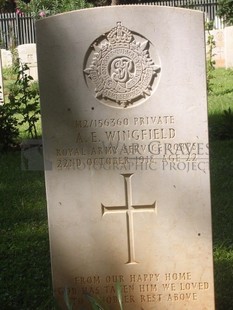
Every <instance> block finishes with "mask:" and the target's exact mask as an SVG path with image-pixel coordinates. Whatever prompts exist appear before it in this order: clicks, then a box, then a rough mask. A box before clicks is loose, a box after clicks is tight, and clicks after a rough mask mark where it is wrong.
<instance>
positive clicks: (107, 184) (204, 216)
mask: <svg viewBox="0 0 233 310" xmlns="http://www.w3.org/2000/svg"><path fill="white" fill-rule="evenodd" d="M45 34H46V35H45ZM37 44H38V45H37V49H38V62H39V77H40V91H41V103H42V122H43V143H44V158H45V170H46V171H45V175H46V185H47V201H48V215H49V232H50V244H51V260H52V273H53V284H54V292H55V296H56V298H57V299H58V300H59V302H60V304H61V305H63V307H64V309H65V306H64V291H65V289H67V292H68V295H69V298H70V299H71V301H72V302H73V303H74V305H73V307H74V309H81V308H83V309H90V306H88V305H87V302H86V301H85V298H84V296H83V294H84V293H89V294H91V295H94V296H98V297H99V298H100V299H102V300H103V301H104V303H105V304H108V305H109V308H110V309H113V310H116V309H119V306H118V305H117V297H116V290H115V284H116V282H118V283H119V284H120V285H121V289H122V300H123V306H124V309H125V310H141V309H143V310H151V309H159V310H160V309H161V310H162V309H169V310H186V309H189V310H197V309H198V310H204V309H208V310H213V309H214V292H213V264H212V236H211V209H210V185H209V155H208V153H209V151H208V148H209V147H208V126H207V105H206V76H205V40H204V25H203V13H201V12H197V11H192V10H185V9H177V8H168V7H157V6H140V5H139V6H118V7H105V8H95V9H88V10H80V11H75V12H71V13H67V14H61V15H58V16H56V17H51V18H48V19H44V20H41V21H39V22H38V23H37Z"/></svg>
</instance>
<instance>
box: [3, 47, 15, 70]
mask: <svg viewBox="0 0 233 310" xmlns="http://www.w3.org/2000/svg"><path fill="white" fill-rule="evenodd" d="M1 57H2V67H3V68H8V67H11V66H12V64H13V62H12V54H11V51H8V50H5V49H1Z"/></svg>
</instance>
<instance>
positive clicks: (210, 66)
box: [205, 22, 216, 93]
mask: <svg viewBox="0 0 233 310" xmlns="http://www.w3.org/2000/svg"><path fill="white" fill-rule="evenodd" d="M205 28H206V31H207V33H208V37H207V51H208V53H207V65H206V67H207V70H206V71H207V72H206V78H207V91H208V93H210V92H211V91H212V86H213V85H212V79H213V71H214V70H215V60H214V48H215V47H216V43H215V40H214V36H213V35H212V34H211V33H210V31H211V30H212V29H213V23H212V22H208V23H206V25H205Z"/></svg>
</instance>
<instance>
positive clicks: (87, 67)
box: [84, 22, 160, 108]
mask: <svg viewBox="0 0 233 310" xmlns="http://www.w3.org/2000/svg"><path fill="white" fill-rule="evenodd" d="M135 36H136V34H135V35H133V34H132V32H131V31H130V30H129V29H127V28H126V27H124V26H122V24H121V22H118V23H117V25H116V27H114V28H113V29H112V30H111V31H110V32H108V33H107V34H106V35H103V36H101V37H100V38H98V39H97V40H96V41H95V42H94V43H93V44H92V46H91V48H90V50H89V52H88V55H87V57H86V59H87V60H86V63H85V64H84V75H85V78H86V81H87V84H88V86H89V87H90V88H91V89H92V90H93V92H94V94H95V96H96V98H97V99H98V100H100V101H101V102H103V103H104V104H107V105H110V106H114V107H123V108H126V107H128V106H130V105H136V103H138V102H139V101H140V102H141V101H142V99H145V98H148V97H149V96H150V95H151V93H152V91H153V89H155V86H156V84H157V83H158V76H159V72H160V65H159V64H158V62H159V61H158V57H157V56H155V57H156V60H157V64H155V61H154V60H153V59H152V58H151V56H150V47H151V43H150V42H149V41H148V40H146V39H145V38H144V37H142V36H140V35H138V38H139V39H138V40H137V39H136V38H135ZM154 54H155V53H154ZM90 82H91V83H90Z"/></svg>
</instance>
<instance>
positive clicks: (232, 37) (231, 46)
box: [225, 26, 233, 68]
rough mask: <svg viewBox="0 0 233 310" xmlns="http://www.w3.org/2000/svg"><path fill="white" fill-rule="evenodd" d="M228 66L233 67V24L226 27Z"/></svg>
mask: <svg viewBox="0 0 233 310" xmlns="http://www.w3.org/2000/svg"><path fill="white" fill-rule="evenodd" d="M225 57H226V68H233V26H231V27H226V28H225Z"/></svg>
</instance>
